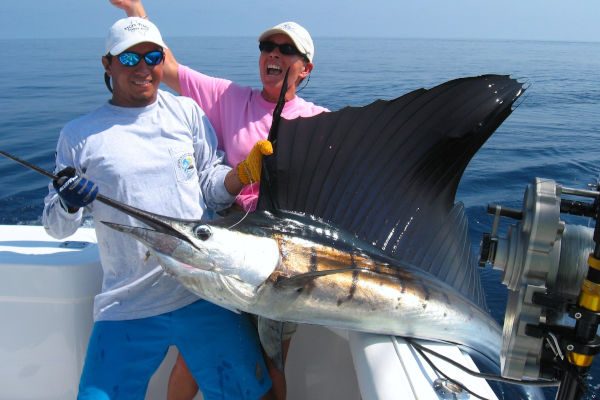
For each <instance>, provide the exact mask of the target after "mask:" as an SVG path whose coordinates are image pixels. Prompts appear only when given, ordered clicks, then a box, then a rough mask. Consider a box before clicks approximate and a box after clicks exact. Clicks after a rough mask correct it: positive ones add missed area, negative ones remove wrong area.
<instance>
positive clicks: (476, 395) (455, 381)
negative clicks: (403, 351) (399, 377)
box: [405, 339, 489, 400]
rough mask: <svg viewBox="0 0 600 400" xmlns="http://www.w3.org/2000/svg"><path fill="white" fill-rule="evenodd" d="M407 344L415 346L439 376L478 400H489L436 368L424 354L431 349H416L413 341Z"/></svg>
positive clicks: (420, 347) (419, 347)
mask: <svg viewBox="0 0 600 400" xmlns="http://www.w3.org/2000/svg"><path fill="white" fill-rule="evenodd" d="M405 340H406V339H405ZM407 342H408V343H409V344H410V345H411V346H413V347H414V349H415V350H416V351H417V353H419V355H420V356H421V357H423V359H424V360H425V361H427V363H428V364H429V366H430V367H431V368H433V370H434V371H435V372H437V373H438V374H440V375H441V376H443V377H444V378H446V379H447V380H448V381H449V382H451V383H453V384H455V385H457V386H458V387H460V388H461V389H462V390H464V391H465V392H467V393H469V394H470V395H472V396H474V397H476V398H478V399H480V400H489V399H488V398H487V397H483V396H480V395H478V394H477V393H475V392H473V391H472V390H470V389H469V388H467V387H466V386H465V385H463V384H462V383H460V382H459V381H457V380H455V379H452V378H450V377H449V376H448V375H446V374H445V373H443V372H442V370H441V369H439V368H438V367H437V366H436V365H435V364H434V363H433V361H431V359H430V358H429V357H427V355H425V353H424V352H423V350H429V349H427V348H426V347H423V346H421V345H417V346H418V347H416V346H415V343H414V342H412V341H410V340H407ZM434 353H435V352H434Z"/></svg>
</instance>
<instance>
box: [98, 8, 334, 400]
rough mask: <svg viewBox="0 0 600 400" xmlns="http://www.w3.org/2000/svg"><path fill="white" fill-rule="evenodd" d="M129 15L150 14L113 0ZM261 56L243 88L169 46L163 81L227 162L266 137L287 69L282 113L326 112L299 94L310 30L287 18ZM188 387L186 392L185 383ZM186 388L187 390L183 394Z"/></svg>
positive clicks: (289, 330)
mask: <svg viewBox="0 0 600 400" xmlns="http://www.w3.org/2000/svg"><path fill="white" fill-rule="evenodd" d="M110 2H111V3H112V4H113V5H115V6H116V7H118V8H121V9H123V10H124V11H125V12H126V13H127V15H128V16H138V17H143V18H147V16H146V11H145V10H144V7H143V5H142V2H141V0H110ZM258 41H259V46H258V47H259V50H260V57H259V59H258V67H259V72H260V79H261V82H262V84H263V87H262V89H253V88H250V87H244V86H240V85H238V84H236V83H234V82H231V81H229V80H226V79H220V78H215V77H211V76H207V75H205V74H202V73H200V72H198V71H194V70H192V69H191V68H188V67H186V66H183V65H180V64H179V63H178V62H177V61H176V60H175V57H174V56H173V54H172V53H171V52H170V51H169V50H167V51H166V54H165V56H166V59H165V70H164V73H165V77H164V82H165V83H166V84H167V85H168V86H169V87H171V88H172V89H173V90H175V91H176V92H177V93H180V94H183V95H185V96H188V97H191V98H192V99H194V100H195V101H196V102H197V103H198V104H199V105H200V107H201V108H202V109H203V110H204V111H205V112H206V115H207V116H208V118H209V120H210V122H211V123H212V125H213V126H214V128H215V131H216V133H217V137H218V140H219V149H222V150H224V151H225V153H226V159H227V163H228V164H229V165H232V166H234V165H237V163H238V162H239V161H240V160H242V159H244V157H246V156H247V155H248V153H249V151H250V149H251V148H252V146H253V145H254V143H255V142H256V141H257V140H259V139H266V137H267V136H268V132H269V128H270V127H271V123H272V115H273V110H274V109H275V104H276V102H277V99H278V97H279V93H280V91H281V87H282V85H283V79H284V76H285V72H286V70H287V69H288V68H289V77H288V90H287V92H286V96H285V99H286V104H285V107H284V108H283V112H282V116H283V117H284V118H286V119H294V118H297V117H310V116H313V115H316V114H319V113H321V112H324V111H328V110H327V109H326V108H324V107H320V106H317V105H315V104H313V103H310V102H307V101H305V100H304V99H302V98H300V97H298V96H297V95H296V91H297V89H298V87H299V85H300V83H301V82H302V81H303V80H305V79H307V78H308V77H309V75H310V73H311V71H312V70H313V66H314V64H313V61H314V56H315V48H314V44H313V40H312V38H311V37H310V34H309V33H308V31H307V30H306V29H304V28H303V27H302V26H300V25H299V24H297V23H295V22H284V23H281V24H278V25H276V26H274V27H272V28H270V29H267V30H266V31H264V32H263V33H262V34H261V35H259V37H258ZM257 198H258V185H256V184H254V185H249V186H247V187H245V188H244V189H243V190H242V192H241V193H240V195H238V196H237V199H236V203H237V204H238V205H239V206H241V207H243V208H244V209H245V210H248V211H253V210H254V209H255V207H256V202H257ZM294 326H295V325H294V324H286V325H284V342H283V345H284V348H283V356H284V360H285V356H286V354H287V349H288V347H289V343H290V338H291V335H292V334H293V332H294ZM269 372H270V374H271V379H272V380H273V391H274V393H275V395H276V396H277V398H278V399H284V398H285V395H286V388H285V386H286V385H285V375H284V374H283V372H282V371H280V370H278V369H276V368H274V364H273V363H269ZM186 374H187V372H186V369H185V364H184V363H183V362H182V360H181V359H178V361H177V363H176V366H175V369H174V370H173V375H172V378H173V379H172V381H173V380H175V381H177V386H178V388H173V391H172V392H171V390H172V385H169V391H170V393H172V395H173V397H172V398H173V399H175V398H177V399H187V398H192V397H193V394H194V393H195V385H194V384H193V383H192V384H191V385H188V384H186V383H182V382H185V381H187V382H189V379H186V378H181V379H180V378H178V377H179V376H186ZM186 386H187V387H189V388H190V390H189V391H188V390H187V389H185V387H186ZM182 392H187V393H189V394H187V395H182V394H181V393H182Z"/></svg>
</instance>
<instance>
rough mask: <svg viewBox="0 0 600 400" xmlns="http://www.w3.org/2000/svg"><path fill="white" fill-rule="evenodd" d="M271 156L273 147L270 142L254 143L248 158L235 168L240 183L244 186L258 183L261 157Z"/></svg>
mask: <svg viewBox="0 0 600 400" xmlns="http://www.w3.org/2000/svg"><path fill="white" fill-rule="evenodd" d="M271 154H273V145H272V144H271V142H269V141H268V140H259V141H258V142H256V144H255V145H254V147H253V148H252V150H250V154H248V157H246V159H245V160H243V161H242V162H240V163H239V164H238V165H237V167H236V169H237V173H238V176H239V178H240V181H241V182H242V183H243V184H244V185H248V184H250V183H253V182H260V173H261V170H262V159H263V156H269V155H271Z"/></svg>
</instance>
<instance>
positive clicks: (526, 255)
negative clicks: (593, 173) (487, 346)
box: [480, 178, 600, 399]
mask: <svg viewBox="0 0 600 400" xmlns="http://www.w3.org/2000/svg"><path fill="white" fill-rule="evenodd" d="M597 189H598V188H596V190H595V191H593V190H578V189H570V188H566V187H562V186H560V185H558V184H557V183H556V182H554V181H553V180H549V179H540V178H536V179H535V181H534V182H533V183H531V184H529V185H528V186H527V189H526V190H525V195H524V200H523V207H522V210H515V209H509V208H503V207H501V206H499V205H489V206H488V213H490V214H493V215H494V222H493V225H492V231H491V233H486V234H484V236H483V240H482V243H481V254H480V265H482V266H483V265H486V264H488V263H490V264H491V265H492V266H493V268H495V269H498V270H501V271H502V272H503V275H502V283H503V284H504V285H506V286H507V288H508V289H509V290H508V302H507V306H506V315H505V319H504V329H503V342H502V350H501V360H500V361H501V368H502V371H501V372H502V376H504V377H507V378H514V379H523V378H525V379H539V378H542V379H556V380H560V381H561V389H564V390H567V391H568V394H564V397H560V398H564V399H567V398H577V396H578V395H579V394H578V393H580V392H582V391H583V389H582V388H581V387H580V386H581V385H580V384H579V383H580V382H581V377H582V376H583V375H584V374H585V372H586V371H587V369H588V368H589V366H590V365H591V363H592V361H593V356H594V355H595V354H597V353H598V352H599V351H600V338H599V337H598V336H596V333H597V329H598V324H599V323H600V261H599V260H600V246H599V245H598V242H599V239H600V234H598V228H597V227H587V226H582V225H577V224H567V223H565V222H564V221H563V220H561V214H570V215H577V216H585V217H591V218H593V219H594V220H596V221H597V217H598V208H599V205H598V203H599V201H600V200H599V196H600V193H599V192H598V191H597ZM567 197H575V198H576V200H573V199H568V198H567ZM581 198H584V199H581ZM590 199H592V201H591V202H589V200H590ZM503 217H504V218H509V219H511V220H513V221H516V222H515V223H514V224H512V225H509V226H508V230H507V232H506V234H505V235H504V236H501V235H500V234H499V233H498V230H499V226H500V221H501V218H503ZM572 219H577V218H572ZM569 377H570V378H569ZM566 380H571V382H570V383H569V384H565V381H566ZM577 382H579V383H577ZM565 385H566V386H567V387H565ZM561 389H559V392H560V390H561ZM557 398H559V397H557Z"/></svg>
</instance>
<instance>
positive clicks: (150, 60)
mask: <svg viewBox="0 0 600 400" xmlns="http://www.w3.org/2000/svg"><path fill="white" fill-rule="evenodd" d="M117 58H118V59H119V62H120V63H121V64H123V65H124V66H126V67H135V66H136V65H138V64H139V63H140V61H142V58H143V59H144V61H145V62H146V65H147V66H149V67H153V66H155V65H158V64H160V63H161V62H162V60H163V59H164V58H165V53H164V52H163V51H161V50H153V51H149V52H147V53H146V54H138V53H134V52H133V51H124V52H123V53H121V54H119V55H118V56H117Z"/></svg>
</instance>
